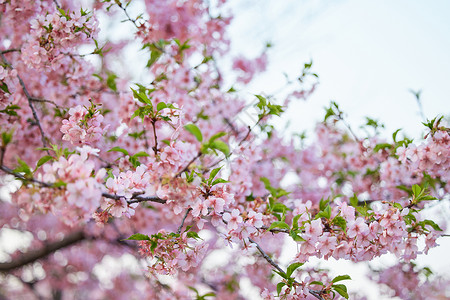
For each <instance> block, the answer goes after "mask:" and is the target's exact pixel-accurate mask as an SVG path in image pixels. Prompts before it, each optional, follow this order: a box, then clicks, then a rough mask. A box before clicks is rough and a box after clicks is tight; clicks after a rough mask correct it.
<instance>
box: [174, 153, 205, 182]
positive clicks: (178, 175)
mask: <svg viewBox="0 0 450 300" xmlns="http://www.w3.org/2000/svg"><path fill="white" fill-rule="evenodd" d="M200 156H202V152H201V151H199V152H198V153H197V155H196V156H195V157H194V158H193V159H191V161H190V162H189V163H188V164H187V165H186V167H184V168H183V169H182V170H181V171H180V172H178V173H177V174H176V175H175V178H177V177H180V176H181V174H183V173H184V172H186V171H187V170H188V169H189V167H190V166H191V165H192V164H193V163H194V161H195V160H196V159H197V158H199V157H200Z"/></svg>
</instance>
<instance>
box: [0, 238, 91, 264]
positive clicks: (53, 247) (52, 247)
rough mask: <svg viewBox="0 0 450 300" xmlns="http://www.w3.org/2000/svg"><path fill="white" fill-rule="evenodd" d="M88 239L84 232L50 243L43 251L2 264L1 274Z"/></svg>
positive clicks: (30, 252) (35, 251)
mask: <svg viewBox="0 0 450 300" xmlns="http://www.w3.org/2000/svg"><path fill="white" fill-rule="evenodd" d="M84 239H86V236H85V234H84V233H83V232H82V231H77V232H74V233H71V234H69V235H68V236H66V237H65V238H64V239H63V240H61V241H57V242H53V243H49V244H47V245H45V246H44V247H42V248H41V249H38V250H34V251H29V252H27V253H24V254H23V255H22V256H21V257H20V258H18V259H17V260H15V261H12V262H9V263H0V272H9V271H12V270H14V269H17V268H20V267H23V266H25V265H27V264H29V263H32V262H34V261H36V260H38V259H41V258H44V257H46V256H47V255H49V254H51V253H53V252H55V251H57V250H59V249H62V248H65V247H68V246H71V245H73V244H76V243H78V242H79V241H82V240H84Z"/></svg>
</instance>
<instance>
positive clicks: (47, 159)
mask: <svg viewBox="0 0 450 300" xmlns="http://www.w3.org/2000/svg"><path fill="white" fill-rule="evenodd" d="M51 159H53V157H51V156H50V155H46V156H43V157H41V158H40V159H39V160H38V162H37V164H36V168H35V169H34V171H36V170H37V169H39V167H40V166H42V165H43V164H45V163H46V162H48V161H49V160H51Z"/></svg>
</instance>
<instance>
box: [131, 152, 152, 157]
mask: <svg viewBox="0 0 450 300" xmlns="http://www.w3.org/2000/svg"><path fill="white" fill-rule="evenodd" d="M146 156H150V155H149V154H148V153H147V152H144V151H140V152H138V153H136V154H134V155H133V156H132V157H146Z"/></svg>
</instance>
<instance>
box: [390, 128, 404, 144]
mask: <svg viewBox="0 0 450 300" xmlns="http://www.w3.org/2000/svg"><path fill="white" fill-rule="evenodd" d="M400 130H402V129H397V130H396V131H395V132H394V133H393V134H392V140H393V141H394V143H396V142H397V134H398V132H399V131H400Z"/></svg>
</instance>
